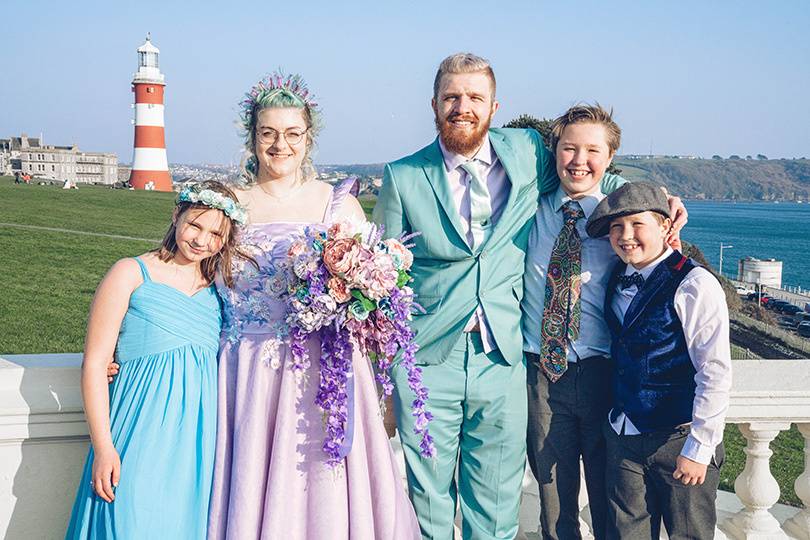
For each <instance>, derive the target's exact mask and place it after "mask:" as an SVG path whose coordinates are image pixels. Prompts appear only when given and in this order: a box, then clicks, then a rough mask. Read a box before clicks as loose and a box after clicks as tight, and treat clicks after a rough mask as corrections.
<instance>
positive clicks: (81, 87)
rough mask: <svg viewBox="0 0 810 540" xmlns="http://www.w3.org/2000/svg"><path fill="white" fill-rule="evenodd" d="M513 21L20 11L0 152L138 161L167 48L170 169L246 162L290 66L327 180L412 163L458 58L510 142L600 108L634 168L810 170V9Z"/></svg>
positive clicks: (448, 16)
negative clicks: (142, 65) (258, 83)
mask: <svg viewBox="0 0 810 540" xmlns="http://www.w3.org/2000/svg"><path fill="white" fill-rule="evenodd" d="M122 4H123V3H122ZM498 4H499V3H496V2H480V1H474V0H470V1H467V2H439V1H435V0H434V1H430V2H424V1H413V2H405V1H383V0H376V1H367V2H351V1H345V2H336V1H330V2H321V1H309V2H306V1H302V2H284V3H282V2H270V1H264V2H261V1H259V2H251V3H248V2H221V1H218V2H208V1H198V2H193V3H192V2H188V3H186V4H184V5H181V4H180V3H178V2H169V1H168V0H164V1H161V2H158V1H152V0H141V1H139V2H128V3H126V4H125V5H122V6H119V2H88V1H83V0H77V1H73V2H56V1H50V2H43V1H40V0H27V1H23V0H10V5H9V3H4V6H3V8H2V11H3V19H4V24H3V27H4V28H3V40H2V43H3V52H2V59H3V60H2V68H1V69H0V88H1V89H2V94H0V95H1V96H2V98H1V99H0V137H8V136H11V135H18V134H19V133H20V132H27V133H28V134H29V135H38V134H39V133H40V132H44V134H45V141H46V142H47V143H49V144H67V143H71V142H76V143H78V144H79V145H80V147H81V148H82V149H84V150H92V151H112V152H116V153H117V154H118V156H119V159H120V160H121V161H122V162H129V161H130V160H131V158H132V149H131V147H132V137H133V128H132V126H131V123H130V119H131V118H132V110H131V108H130V103H131V102H132V93H131V92H130V81H131V79H132V74H133V72H134V71H135V68H136V54H135V49H136V48H137V47H138V46H139V45H141V43H143V40H144V36H145V35H146V32H147V31H150V32H151V33H152V40H153V43H155V44H156V45H157V46H158V47H159V48H160V50H161V58H160V61H161V69H162V70H163V72H164V73H165V75H166V81H167V84H168V86H167V89H166V136H167V146H168V153H169V161H170V162H172V163H203V162H207V163H228V162H231V161H237V160H238V158H239V148H240V141H239V138H238V136H237V130H236V128H235V119H236V111H237V109H236V103H237V101H238V100H239V98H240V96H241V95H242V94H243V93H244V92H245V91H246V90H247V89H248V88H249V87H250V86H251V84H252V83H253V82H254V81H255V80H257V79H258V78H259V77H261V75H263V74H264V73H266V72H268V71H271V70H273V69H274V68H277V67H283V68H284V69H285V70H286V71H288V72H289V71H293V72H299V73H301V74H302V75H304V77H305V78H306V80H307V81H308V83H309V86H310V88H311V89H312V90H313V91H314V92H315V93H316V95H317V96H318V97H319V101H320V103H321V105H322V107H323V109H324V113H325V120H326V129H325V130H324V132H323V134H322V136H321V138H320V140H319V150H318V154H317V155H316V162H320V163H368V162H380V161H387V160H391V159H395V158H397V157H400V156H402V155H405V154H407V153H410V152H412V151H414V150H416V149H418V148H420V147H422V146H424V145H425V144H426V143H427V142H429V141H430V140H431V139H432V138H433V137H434V129H433V122H432V112H431V111H430V108H429V102H430V97H431V87H432V80H433V76H434V73H435V69H436V67H437V65H438V63H439V62H440V61H441V60H442V58H444V57H445V56H447V55H448V54H450V53H453V52H458V51H471V52H474V53H476V54H479V55H481V56H484V57H486V58H488V59H489V60H490V61H491V62H492V64H493V66H494V68H495V73H496V76H497V78H498V99H499V100H500V102H501V109H500V111H499V112H498V114H497V116H496V118H495V121H494V124H495V125H501V124H503V123H505V122H507V121H508V120H510V119H512V118H513V117H515V116H517V115H519V114H521V113H530V114H533V115H535V116H539V117H552V116H555V115H557V114H559V113H561V112H563V111H564V110H565V109H566V108H567V107H568V106H570V105H572V104H574V103H576V102H578V101H599V102H600V103H602V104H603V105H609V106H612V107H613V108H614V110H615V117H616V119H617V120H618V122H619V123H620V125H621V127H622V129H623V131H624V137H623V144H622V147H621V149H620V153H648V152H649V151H650V148H652V151H653V152H654V153H658V154H662V153H667V154H698V155H703V156H711V155H712V154H720V155H723V156H728V155H729V154H732V153H736V154H740V155H743V156H744V155H746V154H754V155H755V154H757V153H763V154H766V155H768V156H769V157H800V156H808V157H810V98H808V95H810V94H808V92H810V37H808V29H810V3H807V2H805V1H803V0H793V1H791V0H784V1H780V2H773V3H763V2H753V1H751V2H748V1H716V2H715V1H713V2H705V1H696V0H685V1H680V2H646V1H642V0H638V1H622V0H619V1H614V2H600V1H588V2H578V1H570V2H551V1H530V0H526V1H504V2H501V3H500V4H501V5H502V6H503V7H495V6H497V5H498ZM297 6H302V7H297Z"/></svg>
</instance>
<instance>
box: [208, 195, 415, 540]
mask: <svg viewBox="0 0 810 540" xmlns="http://www.w3.org/2000/svg"><path fill="white" fill-rule="evenodd" d="M352 184H353V181H346V182H343V183H342V184H340V185H338V186H336V187H335V188H334V190H333V192H332V198H331V200H330V202H329V206H328V208H327V210H326V213H325V216H324V222H323V223H321V224H306V223H289V222H278V223H264V224H262V223H257V224H251V225H248V226H247V227H246V228H245V229H244V231H243V232H242V234H241V236H240V239H239V244H240V247H241V248H242V249H243V250H244V251H246V252H247V253H249V254H250V255H251V256H253V257H254V258H255V259H256V261H257V262H258V264H259V268H258V269H256V268H255V266H253V265H252V264H251V263H249V262H244V261H236V262H235V263H234V267H233V271H234V279H235V285H234V287H233V288H232V289H229V288H227V287H225V286H224V284H222V283H221V282H218V283H217V289H218V292H219V294H220V296H221V298H222V301H223V302H222V303H223V311H224V324H223V332H222V340H221V343H220V357H219V397H218V399H219V409H218V411H219V417H218V426H217V448H216V458H215V465H214V485H213V491H212V494H211V506H210V512H209V527H208V538H209V539H216V540H220V539H223V540H224V539H230V540H243V539H254V538H255V539H259V538H261V539H266V540H276V539H284V540H299V539H300V540H319V539H324V540H326V539H328V540H341V539H347V540H348V539H352V540H357V539H379V540H399V539H403V540H405V539H408V540H410V539H418V538H420V533H419V525H418V523H417V521H416V516H415V514H414V511H413V508H412V507H411V503H410V501H409V500H408V496H407V493H406V491H405V488H404V485H403V483H402V478H401V476H400V471H399V468H398V466H397V464H396V462H395V461H394V455H393V452H392V451H391V446H390V444H389V443H388V438H387V436H386V433H385V429H384V427H383V422H382V416H381V413H380V409H379V401H378V395H377V389H376V386H375V382H374V377H373V374H372V371H371V367H370V366H369V364H368V361H367V360H364V359H362V358H360V357H359V356H355V360H354V366H355V367H354V379H355V380H354V388H355V390H354V392H355V393H354V410H355V412H354V414H355V418H354V442H353V445H352V448H351V452H350V453H349V455H348V456H347V457H346V458H345V459H344V461H343V464H341V465H340V466H339V467H338V468H336V469H332V468H330V467H329V466H327V463H326V461H327V455H326V453H325V452H324V451H323V449H322V445H323V441H324V437H325V430H324V425H323V415H322V411H321V410H320V409H319V408H318V406H317V405H316V404H315V395H316V392H317V389H318V365H319V361H318V359H319V357H320V339H319V337H318V336H317V335H313V336H312V337H311V338H310V339H309V342H308V349H309V355H310V361H311V364H310V368H309V370H308V371H307V372H306V373H305V374H304V375H303V376H301V375H297V374H296V373H294V372H293V371H292V370H291V369H290V364H291V362H292V355H291V354H290V351H289V347H288V343H289V341H288V337H287V326H286V324H285V322H284V317H285V304H284V296H285V295H286V291H287V281H286V273H285V270H284V266H285V264H284V263H285V260H286V258H287V250H288V248H289V246H290V243H291V241H292V240H293V239H294V238H295V237H296V236H297V235H299V234H300V233H301V231H302V230H303V228H304V227H306V226H313V225H315V226H323V227H326V226H327V225H328V224H329V223H330V222H331V221H332V219H333V216H336V215H337V214H338V212H339V209H340V206H341V203H342V201H343V200H344V199H345V197H346V196H347V194H348V193H349V191H350V189H351V187H352Z"/></svg>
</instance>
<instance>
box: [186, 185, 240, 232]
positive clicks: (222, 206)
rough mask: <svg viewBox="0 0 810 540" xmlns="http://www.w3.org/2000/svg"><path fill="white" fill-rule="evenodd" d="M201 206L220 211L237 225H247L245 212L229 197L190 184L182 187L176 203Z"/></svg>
mask: <svg viewBox="0 0 810 540" xmlns="http://www.w3.org/2000/svg"><path fill="white" fill-rule="evenodd" d="M183 202H187V203H191V204H202V205H204V206H207V207H209V208H214V209H216V210H222V211H223V212H224V213H225V215H226V216H228V217H229V218H231V220H232V221H233V222H234V223H236V224H237V225H245V224H246V223H247V210H246V209H245V207H244V206H242V205H241V204H239V203H238V202H236V201H234V200H233V199H231V198H230V197H228V196H226V195H223V194H222V193H217V192H216V191H214V190H211V189H204V188H203V186H202V185H201V184H195V183H190V184H186V185H185V186H183V189H181V190H180V194H179V195H178V196H177V203H178V204H179V203H183Z"/></svg>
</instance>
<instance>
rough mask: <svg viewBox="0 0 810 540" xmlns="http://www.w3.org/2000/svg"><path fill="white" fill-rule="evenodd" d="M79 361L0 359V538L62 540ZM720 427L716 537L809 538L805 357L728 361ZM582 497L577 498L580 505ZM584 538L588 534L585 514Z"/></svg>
mask: <svg viewBox="0 0 810 540" xmlns="http://www.w3.org/2000/svg"><path fill="white" fill-rule="evenodd" d="M80 362H81V356H80V355H77V354H61V355H18V356H5V357H3V358H0V538H5V539H7V540H23V539H25V540H28V539H51V538H54V539H58V538H62V536H63V534H64V529H65V527H66V525H67V520H68V514H69V511H70V506H71V504H72V503H73V497H74V495H75V492H76V483H77V482H78V480H79V476H80V475H81V467H82V463H83V461H84V458H85V455H86V452H87V427H86V424H85V422H84V415H83V413H82V406H81V395H80V389H79V365H80ZM727 422H729V423H735V424H739V425H740V429H741V431H742V433H743V435H744V436H745V438H746V440H747V441H748V446H747V448H746V450H745V452H746V465H745V469H744V471H743V472H742V473H741V474H740V475H739V477H738V478H737V479H736V482H735V492H736V496H735V494H731V493H720V494H719V495H718V525H719V530H718V531H717V536H716V538H725V537H728V538H734V539H751V540H753V539H770V538H780V539H784V538H797V539H803V540H810V512H809V511H808V510H807V508H808V507H810V360H737V361H735V362H734V385H733V390H732V398H731V408H730V410H729V414H728V419H727ZM791 424H797V425H798V427H799V430H800V432H801V433H802V435H803V436H804V439H805V448H804V459H805V470H804V472H803V473H802V474H801V475H800V476H799V477H798V478H797V479H796V482H795V489H796V493H797V495H798V496H799V498H800V499H801V500H802V501H803V502H804V504H805V508H804V509H800V508H790V507H786V506H783V505H777V504H775V503H776V501H777V500H778V498H779V487H778V485H777V484H776V481H775V480H774V478H773V476H772V474H771V471H770V466H769V459H770V456H771V450H770V448H769V444H770V443H771V441H773V439H774V438H775V437H776V435H777V434H778V433H779V432H780V431H782V430H785V429H788V428H789V426H790V425H791ZM530 477H531V474H530V473H529V479H527V482H526V483H525V485H524V486H525V492H524V503H523V508H521V529H522V531H523V532H524V534H525V535H526V537H527V538H529V539H533V538H538V536H537V533H536V530H537V518H538V515H537V513H538V509H539V502H538V500H537V495H536V493H537V489H536V485H533V482H532V481H531V480H530ZM586 504H587V498H586V497H584V496H583V497H582V498H581V505H582V506H583V507H584V506H585V505H586ZM583 518H584V519H583V533H584V534H583V536H585V537H590V534H589V531H588V530H587V528H588V525H587V524H588V522H589V519H588V516H587V511H585V512H583Z"/></svg>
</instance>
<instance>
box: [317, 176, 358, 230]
mask: <svg viewBox="0 0 810 540" xmlns="http://www.w3.org/2000/svg"><path fill="white" fill-rule="evenodd" d="M359 191H360V182H358V180H357V177H356V176H350V177H348V178H346V179H344V180H341V181H340V182H339V183H337V184H335V185H334V186H332V196H331V197H330V198H329V204H328V205H327V206H326V212H325V214H324V222H326V223H330V222H332V221H334V219H335V216H337V214H338V212H340V208H341V207H342V206H343V201H345V200H346V196H347V195H354V196H357V193H358V192H359Z"/></svg>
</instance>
